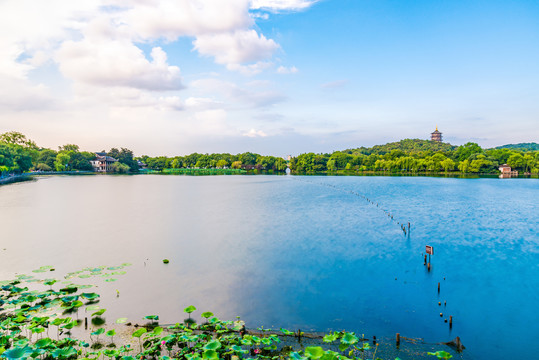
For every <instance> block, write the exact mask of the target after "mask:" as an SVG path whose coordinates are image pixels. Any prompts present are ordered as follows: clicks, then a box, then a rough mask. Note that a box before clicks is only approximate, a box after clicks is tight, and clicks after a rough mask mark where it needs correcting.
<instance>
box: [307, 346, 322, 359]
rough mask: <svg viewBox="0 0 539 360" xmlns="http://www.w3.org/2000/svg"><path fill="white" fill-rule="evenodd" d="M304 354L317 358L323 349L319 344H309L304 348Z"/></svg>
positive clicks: (320, 355)
mask: <svg viewBox="0 0 539 360" xmlns="http://www.w3.org/2000/svg"><path fill="white" fill-rule="evenodd" d="M305 355H306V356H307V357H309V358H310V359H319V358H321V357H322V356H323V355H324V349H322V348H321V347H320V346H309V347H306V348H305Z"/></svg>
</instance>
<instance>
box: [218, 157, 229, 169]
mask: <svg viewBox="0 0 539 360" xmlns="http://www.w3.org/2000/svg"><path fill="white" fill-rule="evenodd" d="M216 166H217V167H218V168H219V169H223V168H224V167H226V166H228V161H226V160H224V159H221V160H219V161H217V164H216Z"/></svg>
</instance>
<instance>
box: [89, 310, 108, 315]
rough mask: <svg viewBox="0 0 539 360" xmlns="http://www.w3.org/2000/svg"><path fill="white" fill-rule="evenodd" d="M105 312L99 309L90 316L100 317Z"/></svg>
mask: <svg viewBox="0 0 539 360" xmlns="http://www.w3.org/2000/svg"><path fill="white" fill-rule="evenodd" d="M105 311H107V309H101V310H98V311H96V312H95V313H93V314H92V316H101V315H103V314H104V313H105Z"/></svg>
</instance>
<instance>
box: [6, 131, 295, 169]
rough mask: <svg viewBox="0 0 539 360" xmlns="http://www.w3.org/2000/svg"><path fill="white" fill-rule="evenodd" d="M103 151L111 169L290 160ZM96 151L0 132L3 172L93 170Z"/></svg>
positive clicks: (258, 165) (265, 165)
mask: <svg viewBox="0 0 539 360" xmlns="http://www.w3.org/2000/svg"><path fill="white" fill-rule="evenodd" d="M101 153H103V154H105V155H107V156H110V157H112V158H114V159H116V160H118V161H117V162H114V163H113V164H112V165H111V166H110V170H111V172H116V173H128V172H131V173H133V172H138V171H139V169H140V166H139V161H140V162H141V163H142V164H143V165H144V166H143V167H144V168H147V169H150V170H156V171H161V170H164V169H182V168H202V169H209V168H233V169H240V168H243V169H257V170H269V171H285V170H286V168H287V162H286V161H285V160H284V159H283V158H279V157H274V156H264V155H260V154H255V153H251V152H246V153H243V154H237V155H232V154H227V153H223V154H198V153H193V154H190V155H186V156H175V157H166V156H157V157H150V156H147V155H144V156H142V157H138V158H136V157H134V154H133V151H131V150H129V149H127V148H120V149H117V148H112V149H110V150H109V151H108V152H106V151H104V150H103V151H101ZM96 158H97V157H96V153H94V152H87V151H81V150H80V148H79V146H78V145H75V144H66V145H63V146H59V147H58V150H52V149H47V148H40V147H38V146H37V145H36V143H35V142H34V141H32V140H30V139H28V138H27V137H26V136H25V135H24V134H21V133H19V132H15V131H11V132H6V133H4V134H1V135H0V174H3V175H5V174H6V173H15V174H18V173H24V172H28V171H47V172H49V171H56V172H59V171H93V167H92V164H91V161H92V160H95V159H96Z"/></svg>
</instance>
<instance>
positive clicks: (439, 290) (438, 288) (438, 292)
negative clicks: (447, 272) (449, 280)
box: [438, 283, 440, 294]
mask: <svg viewBox="0 0 539 360" xmlns="http://www.w3.org/2000/svg"><path fill="white" fill-rule="evenodd" d="M439 293H440V283H438V294H439Z"/></svg>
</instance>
